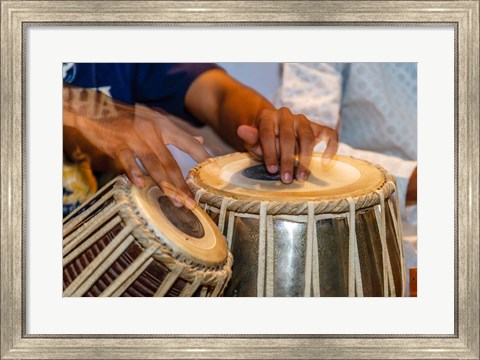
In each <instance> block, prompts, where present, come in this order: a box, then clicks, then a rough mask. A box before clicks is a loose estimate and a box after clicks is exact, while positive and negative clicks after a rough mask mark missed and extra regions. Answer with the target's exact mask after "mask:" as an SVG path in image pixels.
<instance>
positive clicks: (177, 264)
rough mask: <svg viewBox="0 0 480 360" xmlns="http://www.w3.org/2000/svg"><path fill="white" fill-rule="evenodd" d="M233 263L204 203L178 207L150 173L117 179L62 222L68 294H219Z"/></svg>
mask: <svg viewBox="0 0 480 360" xmlns="http://www.w3.org/2000/svg"><path fill="white" fill-rule="evenodd" d="M232 261H233V260H232V255H231V253H230V252H229V251H228V248H227V245H226V242H225V238H224V237H223V235H222V234H221V233H220V232H219V230H218V228H217V227H216V225H215V224H214V223H213V221H212V220H211V219H210V218H209V217H208V215H207V214H205V212H204V211H203V210H202V209H201V208H200V207H198V206H196V207H195V208H194V209H193V210H189V209H187V208H185V207H183V208H176V207H174V206H173V205H172V203H171V202H170V200H169V199H168V198H167V197H166V196H165V195H164V194H163V193H162V191H161V190H160V188H159V187H158V186H156V185H155V184H154V183H153V181H151V180H150V179H148V178H147V185H146V186H145V187H144V188H142V189H140V188H137V187H135V186H133V185H132V184H131V183H130V181H129V180H128V179H127V177H126V176H120V177H118V178H115V179H114V180H112V181H111V182H110V183H109V184H107V185H106V186H105V187H103V188H102V189H101V190H100V191H98V192H97V193H96V194H95V195H94V196H93V197H91V198H90V199H89V200H88V201H86V202H85V203H84V204H83V205H82V206H81V207H79V208H78V209H77V210H76V211H75V212H73V213H72V214H70V215H69V216H68V217H66V218H65V220H64V224H63V289H64V290H63V295H64V296H220V295H222V293H223V291H224V288H225V285H226V284H227V282H228V280H229V278H230V276H231V267H232Z"/></svg>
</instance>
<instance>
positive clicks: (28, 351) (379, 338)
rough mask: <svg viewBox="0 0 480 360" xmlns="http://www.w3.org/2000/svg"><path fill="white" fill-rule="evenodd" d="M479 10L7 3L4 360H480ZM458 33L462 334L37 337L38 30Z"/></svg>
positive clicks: (472, 4)
mask: <svg viewBox="0 0 480 360" xmlns="http://www.w3.org/2000/svg"><path fill="white" fill-rule="evenodd" d="M479 5H480V2H479V1H478V0H474V1H342V0H340V1H199V2H197V1H108V0H107V1H63V0H59V1H54V0H50V1H35V0H34V1H4V0H1V145H0V146H1V189H0V192H1V198H0V201H1V208H0V209H1V216H0V224H1V226H0V231H1V253H0V256H1V268H0V271H1V273H0V276H1V278H0V279H1V283H0V306H1V308H0V329H1V337H0V341H1V353H0V358H1V359H34V358H42V359H47V358H52V359H53V358H56V359H60V358H69V359H111V358H115V359H120V358H121V359H139V358H142V359H143V358H145V359H147V358H148V359H161V358H264V359H267V358H268V359H271V358H295V359H299V358H336V359H340V358H342V359H377V358H378V359H386V358H389V359H390V358H391V359H393V358H415V359H423V358H424V359H429V358H430V359H433V358H436V359H439V358H441V359H451V358H456V359H457V358H458V359H478V358H479V356H480V350H479V343H480V341H479V318H480V314H479V307H480V303H479V263H480V261H479V259H480V258H479V256H480V252H479V199H480V193H479V185H480V184H479V176H480V174H479V159H480V154H479V135H480V127H479V125H480V121H479V103H480V98H479V96H480V93H479V68H480V64H479ZM74 22H75V23H76V24H86V25H88V24H90V25H93V24H95V25H96V24H99V25H102V24H109V25H112V24H114V25H119V26H129V25H133V24H136V25H138V24H149V25H152V24H158V25H162V24H168V25H169V26H176V25H178V26H188V25H189V24H202V25H216V24H217V25H218V24H223V25H225V24H228V25H230V26H234V25H242V24H247V25H259V26H260V25H280V26H288V25H293V24H301V25H306V26H307V25H330V26H341V25H343V26H345V25H352V26H354V25H365V26H378V25H389V26H392V27H395V26H400V25H418V26H437V25H449V26H453V27H454V29H455V47H456V49H455V52H456V59H455V60H456V64H455V106H456V108H455V117H456V118H455V131H456V135H455V141H456V143H455V168H456V173H455V187H456V189H455V236H456V246H455V249H456V253H455V305H454V306H455V309H454V312H455V332H454V334H453V335H451V336H450V335H449V336H441V335H429V334H418V335H405V336H402V335H388V334H382V335H351V336H342V335H325V336H323V335H248V336H247V335H245V336H236V335H221V334H218V335H198V336H197V335H142V336H134V335H129V336H120V335H98V336H95V335H91V336H90V335H72V336H68V335H58V336H47V335H45V336H42V335H29V334H27V333H26V330H25V328H26V327H25V307H26V296H27V295H26V286H25V266H26V264H25V237H26V230H25V223H26V222H28V219H27V218H26V217H25V214H26V211H25V203H26V200H27V197H28V196H27V195H26V193H25V171H26V170H25V169H26V166H25V162H26V150H25V146H26V139H25V126H26V123H25V109H26V89H25V72H26V71H27V69H26V68H25V64H24V59H25V46H26V38H25V29H26V28H27V27H28V26H29V25H31V24H42V26H49V25H52V26H53V25H55V26H66V25H68V24H71V23H74Z"/></svg>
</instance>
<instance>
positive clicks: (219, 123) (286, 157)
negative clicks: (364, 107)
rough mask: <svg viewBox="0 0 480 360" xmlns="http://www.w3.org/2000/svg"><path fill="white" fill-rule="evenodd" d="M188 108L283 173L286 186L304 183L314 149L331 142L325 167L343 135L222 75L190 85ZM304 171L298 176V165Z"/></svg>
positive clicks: (210, 75)
mask: <svg viewBox="0 0 480 360" xmlns="http://www.w3.org/2000/svg"><path fill="white" fill-rule="evenodd" d="M185 105H186V108H187V110H189V111H190V112H191V113H192V114H193V115H194V116H196V117H197V118H198V119H200V120H201V121H203V122H205V123H207V124H209V125H210V126H212V127H213V128H214V129H215V131H216V132H217V133H218V134H219V135H220V136H221V137H222V138H223V139H226V140H227V141H228V142H229V143H230V144H231V145H232V146H234V147H235V148H237V149H243V148H244V149H246V150H248V151H249V152H250V153H251V154H253V155H254V156H255V157H257V158H263V162H264V163H265V166H266V168H267V170H268V171H269V172H270V173H276V172H277V171H278V169H279V168H280V174H281V179H282V182H284V183H286V184H288V183H291V182H292V180H293V177H294V176H295V178H296V179H297V180H299V181H304V180H306V179H307V178H308V175H309V165H310V161H311V157H312V152H313V148H314V146H315V145H316V144H317V143H319V142H321V141H325V142H326V143H327V146H326V150H325V152H324V155H323V159H324V161H323V163H324V165H326V166H327V165H328V163H329V160H330V159H331V158H332V157H333V156H334V155H335V154H336V152H337V147H338V135H337V132H336V131H335V130H333V129H331V128H328V127H326V126H322V125H320V124H317V123H314V122H311V121H310V120H308V119H307V118H306V117H305V116H304V115H295V114H293V113H292V112H291V111H290V110H289V109H287V108H281V109H275V108H274V106H273V105H272V104H271V103H270V102H268V101H267V100H266V99H265V98H263V97H262V96H261V95H259V94H258V93H257V92H255V91H254V90H252V89H250V88H248V87H246V86H244V85H242V84H240V83H239V82H237V81H236V80H234V79H233V78H231V77H230V76H229V75H228V74H227V73H225V72H224V71H222V70H217V69H215V70H210V71H207V72H205V73H203V74H202V75H200V76H199V77H198V78H197V79H196V80H195V81H194V82H193V83H192V85H191V86H190V88H189V89H188V91H187V94H186V97H185ZM297 158H298V166H297V169H296V173H295V174H294V173H293V172H294V166H295V160H296V159H297Z"/></svg>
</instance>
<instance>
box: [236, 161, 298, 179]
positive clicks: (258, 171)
mask: <svg viewBox="0 0 480 360" xmlns="http://www.w3.org/2000/svg"><path fill="white" fill-rule="evenodd" d="M295 170H296V169H295ZM294 173H295V171H294ZM242 175H243V176H244V177H246V178H247V179H252V180H263V181H282V179H281V178H280V172H279V171H277V172H276V173H275V174H271V173H269V172H268V171H267V169H266V168H265V165H264V164H260V165H255V166H251V167H249V168H246V169H244V170H243V171H242Z"/></svg>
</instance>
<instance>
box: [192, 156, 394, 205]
mask: <svg viewBox="0 0 480 360" xmlns="http://www.w3.org/2000/svg"><path fill="white" fill-rule="evenodd" d="M321 156H322V154H319V153H314V155H313V158H312V162H311V166H310V171H311V173H310V176H309V178H308V180H307V181H304V182H300V181H296V180H294V181H293V182H292V183H291V184H283V183H282V182H281V180H280V177H279V176H278V175H277V176H271V175H270V174H268V173H267V172H266V170H265V167H264V166H263V164H262V163H260V162H258V161H257V160H255V159H253V158H252V157H251V156H250V155H249V154H247V153H234V154H230V155H226V156H221V157H218V158H215V159H211V160H209V161H206V162H204V163H202V164H200V165H198V166H197V167H196V168H195V170H196V171H194V172H192V173H191V175H192V174H193V177H194V179H193V180H194V182H195V183H196V184H197V185H198V186H199V187H201V188H203V189H204V190H206V191H207V192H211V193H215V194H218V195H221V196H227V197H231V198H235V199H240V200H260V201H263V200H272V201H273V200H275V201H278V200H286V201H303V200H330V199H337V198H346V197H356V196H361V195H365V194H369V193H371V192H372V191H375V190H377V189H379V188H380V187H381V186H382V185H383V184H384V183H385V181H386V179H385V174H384V173H383V172H382V171H381V170H380V169H379V168H378V167H376V166H373V165H372V164H370V163H368V162H366V161H363V160H359V159H354V158H352V157H345V156H339V155H337V156H335V157H334V159H333V160H332V163H331V166H329V167H328V168H325V167H324V166H323V165H322V162H321V160H322V157H321Z"/></svg>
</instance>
